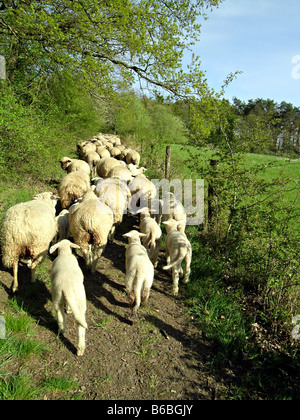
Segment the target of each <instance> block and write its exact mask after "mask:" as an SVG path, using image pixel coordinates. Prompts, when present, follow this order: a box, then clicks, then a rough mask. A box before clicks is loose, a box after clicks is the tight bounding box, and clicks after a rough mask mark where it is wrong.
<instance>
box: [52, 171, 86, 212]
mask: <svg viewBox="0 0 300 420" xmlns="http://www.w3.org/2000/svg"><path fill="white" fill-rule="evenodd" d="M89 188H90V177H89V175H88V174H87V173H85V172H82V171H76V172H71V173H69V174H68V175H66V176H65V177H64V178H63V179H62V180H61V181H60V183H59V185H58V189H57V190H58V195H59V197H60V199H61V205H62V208H63V209H65V208H67V207H70V205H71V204H72V203H74V202H75V200H77V199H78V198H80V197H82V196H83V195H84V194H85V193H86V192H87V191H88V190H89Z"/></svg>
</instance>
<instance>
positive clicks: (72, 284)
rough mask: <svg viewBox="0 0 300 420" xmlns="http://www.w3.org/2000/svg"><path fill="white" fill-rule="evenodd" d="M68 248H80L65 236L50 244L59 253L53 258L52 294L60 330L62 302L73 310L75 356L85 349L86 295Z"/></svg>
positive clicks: (62, 318)
mask: <svg viewBox="0 0 300 420" xmlns="http://www.w3.org/2000/svg"><path fill="white" fill-rule="evenodd" d="M71 248H77V249H79V248H80V246H79V245H76V244H73V243H72V242H70V241H68V240H67V239H64V240H62V241H61V242H59V243H57V244H56V245H53V246H52V247H51V248H50V254H52V253H53V252H55V251H56V249H58V257H57V258H56V259H55V260H54V261H53V265H52V270H51V275H50V277H51V294H52V301H53V306H54V310H55V312H56V314H57V320H58V328H59V332H61V333H64V332H65V330H66V319H65V310H64V308H65V306H66V307H69V308H70V309H71V311H72V312H73V315H74V318H75V321H76V324H77V332H78V345H77V356H82V355H83V354H84V350H85V331H86V329H87V328H88V326H87V323H86V320H85V313H86V295H85V290H84V285H83V273H82V271H81V269H80V267H79V264H78V261H77V258H76V257H75V255H73V254H72V250H71Z"/></svg>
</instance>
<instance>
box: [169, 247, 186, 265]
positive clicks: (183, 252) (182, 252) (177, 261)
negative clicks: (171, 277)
mask: <svg viewBox="0 0 300 420" xmlns="http://www.w3.org/2000/svg"><path fill="white" fill-rule="evenodd" d="M186 253H187V250H186V249H181V250H179V251H178V254H177V256H176V257H175V260H174V261H173V262H171V263H170V264H169V265H166V266H164V267H163V270H170V268H173V267H175V265H177V264H181V262H182V261H183V259H184V258H185V256H186Z"/></svg>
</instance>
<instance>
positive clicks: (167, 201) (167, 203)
mask: <svg viewBox="0 0 300 420" xmlns="http://www.w3.org/2000/svg"><path fill="white" fill-rule="evenodd" d="M169 219H175V220H177V221H178V222H180V223H178V230H179V231H180V232H182V233H184V231H185V227H186V221H187V216H186V212H185V210H184V207H183V205H182V204H181V203H180V201H178V200H177V199H176V197H175V196H174V194H173V193H168V194H166V196H165V197H164V200H163V205H162V220H163V222H166V221H168V220H169ZM166 229H167V227H166Z"/></svg>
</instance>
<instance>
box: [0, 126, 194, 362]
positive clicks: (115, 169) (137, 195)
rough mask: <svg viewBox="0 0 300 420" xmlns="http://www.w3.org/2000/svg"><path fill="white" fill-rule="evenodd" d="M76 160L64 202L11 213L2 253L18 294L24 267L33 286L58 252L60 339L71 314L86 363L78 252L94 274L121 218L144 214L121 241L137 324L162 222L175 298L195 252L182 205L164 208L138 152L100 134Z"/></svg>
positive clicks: (47, 201) (40, 202)
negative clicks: (41, 265) (38, 269)
mask: <svg viewBox="0 0 300 420" xmlns="http://www.w3.org/2000/svg"><path fill="white" fill-rule="evenodd" d="M77 153H78V157H79V159H70V158H69V157H63V158H62V159H61V160H60V164H61V167H62V169H64V170H66V171H67V175H66V176H64V177H63V178H62V180H61V181H60V183H59V186H58V196H56V195H54V194H52V193H51V192H44V193H41V194H37V195H36V196H34V197H33V200H31V201H29V202H25V203H20V204H17V205H15V206H13V207H11V208H10V209H8V210H7V212H6V213H5V215H4V217H3V221H2V226H1V250H2V261H3V264H4V266H5V267H7V268H13V276H14V279H13V284H12V291H13V292H16V290H17V288H18V262H19V260H22V261H25V262H26V263H27V265H28V267H30V269H31V280H32V281H34V280H35V267H36V266H37V265H38V264H39V263H40V262H41V261H42V260H43V259H44V258H45V256H46V254H47V252H48V250H49V252H50V254H52V253H54V252H55V251H56V250H57V252H58V256H57V257H56V259H55V260H54V262H53V265H52V271H51V294H52V301H53V307H54V310H55V312H56V314H57V321H58V327H59V331H60V332H62V333H63V332H64V331H65V328H66V325H65V311H66V312H67V313H68V312H72V313H73V316H74V318H75V320H76V325H77V330H78V345H77V355H78V356H82V355H83V353H84V350H85V331H86V329H87V324H86V320H85V313H86V295H85V288H84V284H83V282H84V276H83V273H82V270H81V268H80V267H79V264H78V261H77V257H76V256H75V255H74V254H73V253H72V248H75V249H78V250H80V251H81V253H82V256H83V258H84V260H85V263H86V265H87V266H88V267H90V269H91V272H92V273H94V272H95V270H96V267H97V261H98V260H99V258H100V257H101V255H102V253H103V250H104V249H105V246H106V245H107V243H108V241H113V238H114V233H115V229H116V227H117V226H118V225H120V223H122V220H123V215H124V214H125V213H127V212H129V213H130V214H133V215H137V214H139V217H140V231H137V230H132V231H130V232H128V233H126V234H124V235H123V236H124V237H126V238H128V246H127V249H126V292H127V295H128V298H129V302H130V306H131V309H132V314H133V316H135V317H136V315H137V310H138V308H139V306H140V305H141V304H142V305H144V304H146V302H147V299H148V297H149V293H150V289H151V286H152V283H153V278H154V268H155V267H156V266H157V258H158V253H159V249H160V244H161V237H162V231H161V228H160V224H161V221H162V223H164V225H165V227H166V232H167V237H166V260H167V265H166V266H165V267H163V269H164V270H169V269H172V278H173V295H174V296H177V295H178V283H179V276H180V275H182V274H183V269H182V267H181V265H182V262H183V260H185V273H184V279H183V283H187V282H188V281H189V275H190V264H191V257H192V248H191V244H190V242H189V241H188V239H187V237H186V235H185V233H184V231H185V226H186V221H187V217H186V212H185V210H184V208H183V206H182V204H181V203H180V202H179V201H178V200H177V199H176V197H174V195H173V194H172V193H168V194H167V195H166V196H164V197H163V200H159V199H158V198H156V196H157V191H156V187H155V185H154V184H153V183H152V182H151V181H150V180H149V179H148V178H147V177H146V176H145V175H144V172H145V171H146V169H145V168H143V167H141V168H140V167H139V164H140V155H139V153H138V152H137V151H135V150H132V149H129V148H126V147H125V146H124V145H122V144H121V141H120V138H119V137H117V136H115V135H108V134H101V133H100V134H98V135H97V136H95V137H93V138H91V139H90V140H88V141H84V142H80V143H78V145H77ZM91 175H92V177H91ZM57 208H59V209H60V210H61V211H60V210H57ZM58 212H59V214H58V215H56V214H57V213H58ZM70 238H73V242H71V241H70V240H69V239H70ZM141 240H142V244H141ZM49 247H50V249H49Z"/></svg>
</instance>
